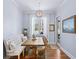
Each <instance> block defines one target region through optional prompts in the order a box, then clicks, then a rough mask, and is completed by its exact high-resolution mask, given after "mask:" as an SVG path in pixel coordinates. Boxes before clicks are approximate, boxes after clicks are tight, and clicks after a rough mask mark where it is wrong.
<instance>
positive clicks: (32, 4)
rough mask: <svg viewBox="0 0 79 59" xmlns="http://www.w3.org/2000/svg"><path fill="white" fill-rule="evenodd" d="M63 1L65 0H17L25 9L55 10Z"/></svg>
mask: <svg viewBox="0 0 79 59" xmlns="http://www.w3.org/2000/svg"><path fill="white" fill-rule="evenodd" d="M63 1H64V0H16V2H17V3H18V4H19V6H20V7H21V8H22V9H23V10H39V9H41V10H55V8H57V7H58V6H59V5H60V4H61V3H62V2H63ZM39 2H40V7H39Z"/></svg>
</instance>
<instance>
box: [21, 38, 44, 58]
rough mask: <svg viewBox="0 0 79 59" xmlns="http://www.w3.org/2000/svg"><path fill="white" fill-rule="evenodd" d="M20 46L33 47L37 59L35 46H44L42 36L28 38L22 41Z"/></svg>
mask: <svg viewBox="0 0 79 59" xmlns="http://www.w3.org/2000/svg"><path fill="white" fill-rule="evenodd" d="M22 46H27V47H30V46H31V47H33V48H34V50H35V59H37V48H38V47H39V46H45V44H44V42H43V39H42V37H36V39H33V38H31V39H28V40H26V41H25V42H24V43H22Z"/></svg>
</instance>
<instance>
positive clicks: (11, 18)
mask: <svg viewBox="0 0 79 59" xmlns="http://www.w3.org/2000/svg"><path fill="white" fill-rule="evenodd" d="M3 2H4V5H3V8H4V9H3V11H4V13H3V36H4V39H9V38H12V39H13V38H15V37H16V36H17V35H18V34H21V32H22V26H23V23H22V20H23V18H22V16H23V15H22V13H21V11H20V9H19V7H18V5H17V4H16V3H15V1H13V0H4V1H3Z"/></svg>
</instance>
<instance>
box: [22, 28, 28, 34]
mask: <svg viewBox="0 0 79 59" xmlns="http://www.w3.org/2000/svg"><path fill="white" fill-rule="evenodd" d="M23 34H24V36H27V28H24V29H23Z"/></svg>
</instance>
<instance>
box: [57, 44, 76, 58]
mask: <svg viewBox="0 0 79 59" xmlns="http://www.w3.org/2000/svg"><path fill="white" fill-rule="evenodd" d="M57 45H58V47H59V48H60V49H61V50H62V51H63V52H64V53H65V54H66V55H67V56H68V57H70V58H71V59H76V58H75V57H74V56H72V55H71V54H70V53H69V52H68V51H66V50H65V49H64V48H63V47H62V46H61V45H60V44H59V43H57Z"/></svg>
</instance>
